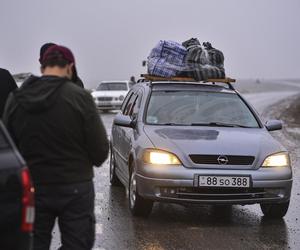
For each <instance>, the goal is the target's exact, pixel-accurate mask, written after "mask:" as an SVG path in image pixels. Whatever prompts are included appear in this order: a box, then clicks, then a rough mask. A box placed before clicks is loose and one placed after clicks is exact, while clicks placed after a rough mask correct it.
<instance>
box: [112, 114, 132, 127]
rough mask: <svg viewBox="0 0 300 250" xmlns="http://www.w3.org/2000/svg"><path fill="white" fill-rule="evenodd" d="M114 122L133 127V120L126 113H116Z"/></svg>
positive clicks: (118, 124)
mask: <svg viewBox="0 0 300 250" xmlns="http://www.w3.org/2000/svg"><path fill="white" fill-rule="evenodd" d="M114 124H115V125H117V126H121V127H127V128H135V122H134V120H131V118H130V117H129V116H128V115H123V114H117V115H116V117H115V119H114Z"/></svg>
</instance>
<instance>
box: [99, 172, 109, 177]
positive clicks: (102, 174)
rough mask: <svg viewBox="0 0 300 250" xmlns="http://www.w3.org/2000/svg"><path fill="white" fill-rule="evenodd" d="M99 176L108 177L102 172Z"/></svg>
mask: <svg viewBox="0 0 300 250" xmlns="http://www.w3.org/2000/svg"><path fill="white" fill-rule="evenodd" d="M100 175H101V176H102V177H108V173H106V172H102V173H101V174H100Z"/></svg>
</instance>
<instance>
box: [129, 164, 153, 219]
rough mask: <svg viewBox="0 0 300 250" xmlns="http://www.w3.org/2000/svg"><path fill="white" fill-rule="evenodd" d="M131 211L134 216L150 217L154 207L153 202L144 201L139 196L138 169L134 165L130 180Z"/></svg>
mask: <svg viewBox="0 0 300 250" xmlns="http://www.w3.org/2000/svg"><path fill="white" fill-rule="evenodd" d="M128 191H129V195H128V199H129V209H130V211H131V213H132V215H134V216H142V217H147V216H149V215H150V213H151V211H152V207H153V201H151V200H147V199H144V198H143V197H142V196H140V195H139V193H138V189H137V181H136V167H135V166H134V164H133V165H132V167H131V173H130V178H129V187H128Z"/></svg>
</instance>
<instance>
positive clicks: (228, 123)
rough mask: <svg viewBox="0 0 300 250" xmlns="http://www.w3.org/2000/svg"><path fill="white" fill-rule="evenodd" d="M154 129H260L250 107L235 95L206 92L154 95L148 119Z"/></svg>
mask: <svg viewBox="0 0 300 250" xmlns="http://www.w3.org/2000/svg"><path fill="white" fill-rule="evenodd" d="M146 123H147V124H152V125H190V126H222V127H223V126H224V127H251V128H258V127H259V124H258V122H257V120H256V119H255V117H254V115H253V114H252V112H251V111H250V110H249V108H248V107H247V105H246V104H245V103H244V102H243V101H242V100H241V98H240V97H239V96H238V95H236V94H231V93H216V92H203V91H154V92H152V95H151V98H150V101H149V104H148V110H147V115H146Z"/></svg>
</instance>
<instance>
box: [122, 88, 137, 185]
mask: <svg viewBox="0 0 300 250" xmlns="http://www.w3.org/2000/svg"><path fill="white" fill-rule="evenodd" d="M141 98H142V92H141V91H140V90H138V91H137V92H136V93H134V94H133V95H132V96H131V98H130V100H129V101H128V104H127V107H126V108H125V111H124V115H128V116H129V117H130V118H131V119H135V118H136V117H137V114H138V110H139V104H140V102H141ZM121 129H122V135H121V137H120V140H121V141H120V153H121V158H122V160H123V162H122V172H123V174H124V177H126V180H128V176H129V172H128V159H129V154H130V152H131V150H132V143H133V140H134V136H133V135H134V133H135V129H133V128H126V127H122V128H121Z"/></svg>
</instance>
